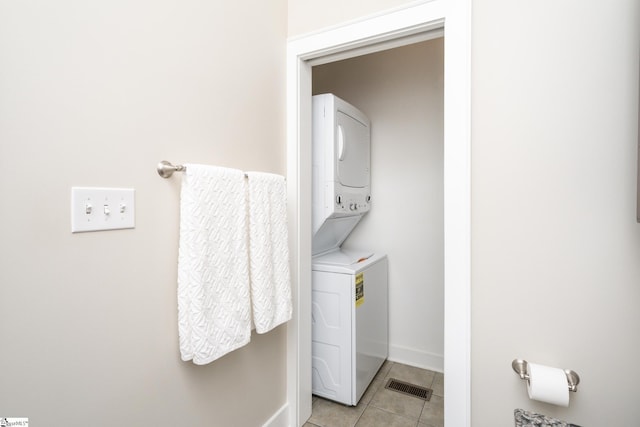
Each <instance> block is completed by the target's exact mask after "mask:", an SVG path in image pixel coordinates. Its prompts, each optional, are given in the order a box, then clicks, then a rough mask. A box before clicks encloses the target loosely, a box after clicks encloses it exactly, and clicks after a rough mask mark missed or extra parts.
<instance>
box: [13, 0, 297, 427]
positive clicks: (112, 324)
mask: <svg viewBox="0 0 640 427" xmlns="http://www.w3.org/2000/svg"><path fill="white" fill-rule="evenodd" d="M248 3H249V4H247V2H241V3H238V2H209V3H207V2H199V1H192V0H186V1H174V0H161V1H156V2H147V1H138V0H133V1H127V2H95V1H94V2H78V1H70V0H60V1H56V2H48V1H42V0H32V1H28V2H22V1H5V2H0V171H2V175H3V179H2V180H0V194H1V195H2V200H3V201H2V203H1V205H2V209H0V235H1V236H2V237H1V238H0V314H1V317H2V320H1V321H0V342H1V343H2V344H1V346H0V347H1V348H2V351H1V352H0V377H1V380H0V383H1V385H0V416H2V417H4V416H13V417H28V418H29V420H30V422H31V423H32V424H33V425H65V426H87V425H91V426H97V427H100V426H105V427H106V426H111V425H114V423H116V424H121V425H132V426H133V425H136V426H151V425H188V426H230V425H244V426H258V425H262V424H264V423H265V422H266V421H267V420H268V419H269V418H270V417H272V416H273V415H274V414H275V413H277V411H278V410H279V409H280V408H282V407H283V405H285V404H286V326H282V327H279V328H277V329H276V330H275V331H272V332H270V333H267V334H265V335H255V334H254V335H253V336H252V339H251V343H250V344H249V345H247V346H246V347H243V348H241V349H239V350H237V351H235V352H232V353H230V354H228V355H226V356H224V357H222V358H221V359H219V360H217V361H214V362H213V363H211V364H209V365H205V366H195V365H193V364H192V363H190V362H188V363H187V362H182V361H181V360H180V353H179V348H178V332H177V302H176V277H177V253H178V225H179V222H178V221H179V203H180V200H179V195H180V181H181V176H180V174H176V175H174V176H173V177H172V178H170V179H162V178H160V177H159V176H158V174H157V173H156V170H155V167H156V164H157V163H158V162H159V161H160V160H163V159H164V160H169V161H171V162H174V163H189V162H191V163H204V164H212V165H220V166H228V167H234V168H239V169H243V170H262V171H267V172H273V173H280V174H284V173H285V171H286V143H285V106H286V104H285V103H286V101H285V91H286V89H285V61H286V57H285V55H286V52H285V51H286V32H287V4H286V1H284V0H275V1H268V2H264V1H259V0H252V1H249V2H248ZM72 186H100V187H129V188H134V189H135V191H136V206H135V208H136V218H135V220H136V227H135V229H132V230H118V231H106V232H104V231H103V232H94V233H83V234H72V233H71V231H70V189H71V187H72ZM247 408H250V410H247Z"/></svg>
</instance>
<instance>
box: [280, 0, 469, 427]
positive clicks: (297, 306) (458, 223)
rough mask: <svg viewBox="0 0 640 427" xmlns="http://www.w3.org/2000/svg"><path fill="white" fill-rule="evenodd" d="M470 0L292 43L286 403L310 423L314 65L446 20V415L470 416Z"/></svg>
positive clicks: (297, 420)
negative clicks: (291, 310)
mask: <svg viewBox="0 0 640 427" xmlns="http://www.w3.org/2000/svg"><path fill="white" fill-rule="evenodd" d="M445 1H446V7H445ZM470 9H471V8H470V2H469V0H434V1H430V2H426V3H421V4H418V5H416V6H412V7H407V8H403V9H400V10H396V11H392V12H389V13H386V14H383V15H379V16H375V17H372V18H370V19H366V20H363V21H360V22H356V23H354V24H350V25H347V26H344V27H339V28H336V29H333V30H329V31H326V32H323V33H319V34H314V35H311V36H308V37H303V38H299V39H295V40H292V41H290V42H289V44H288V55H287V71H288V77H287V106H288V107H287V123H288V127H287V129H288V131H287V134H288V144H287V157H288V162H287V176H288V179H287V185H288V198H289V206H288V209H289V218H290V224H289V225H290V233H289V235H290V247H291V248H292V250H291V263H292V268H291V272H292V280H293V298H294V317H293V319H292V320H291V321H290V322H289V324H288V328H287V338H288V339H287V374H288V375H287V393H288V396H287V397H288V399H287V405H288V408H287V410H288V412H289V424H290V425H292V426H300V425H302V424H303V423H304V422H305V421H306V419H307V418H308V417H309V416H310V414H311V176H312V173H311V93H312V90H311V85H312V67H313V66H315V65H320V64H326V63H330V62H334V61H337V60H339V59H346V58H351V57H355V56H359V55H362V54H364V53H371V52H376V51H381V50H387V49H390V48H392V47H398V46H404V45H409V44H413V43H416V42H418V41H424V40H428V39H433V38H435V37H441V36H442V35H443V33H444V31H445V30H446V37H445V41H444V51H445V61H444V77H445V86H444V183H445V184H444V300H445V314H444V319H445V331H444V371H445V423H446V425H451V426H469V425H470V373H469V370H470V367H469V363H470V362H469V359H470V343H469V341H470V326H469V323H470V320H469V318H470V312H469V299H470V165H469V155H470V113H469V112H470V88H469V86H470V82H469V80H470Z"/></svg>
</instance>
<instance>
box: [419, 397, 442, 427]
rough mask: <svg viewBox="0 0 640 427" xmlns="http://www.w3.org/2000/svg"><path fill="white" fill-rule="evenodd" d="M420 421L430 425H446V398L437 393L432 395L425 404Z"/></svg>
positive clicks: (436, 426)
mask: <svg viewBox="0 0 640 427" xmlns="http://www.w3.org/2000/svg"><path fill="white" fill-rule="evenodd" d="M420 422H421V423H423V424H426V425H427V426H429V427H444V398H443V397H440V396H436V395H432V396H431V400H429V401H428V402H427V403H425V405H424V409H423V410H422V414H421V415H420Z"/></svg>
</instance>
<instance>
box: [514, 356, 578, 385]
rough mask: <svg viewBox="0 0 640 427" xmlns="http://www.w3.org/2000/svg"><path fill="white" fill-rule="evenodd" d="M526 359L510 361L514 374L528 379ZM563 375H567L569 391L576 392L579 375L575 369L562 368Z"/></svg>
mask: <svg viewBox="0 0 640 427" xmlns="http://www.w3.org/2000/svg"><path fill="white" fill-rule="evenodd" d="M527 365H528V363H527V361H526V360H522V359H514V360H513V362H511V367H512V368H513V370H514V371H516V374H518V375H520V379H523V380H527V381H529V374H528V373H527ZM564 373H565V375H566V376H567V385H568V386H569V391H573V392H576V391H578V384H579V383H580V376H578V374H577V373H576V372H575V371H572V370H571V369H565V370H564Z"/></svg>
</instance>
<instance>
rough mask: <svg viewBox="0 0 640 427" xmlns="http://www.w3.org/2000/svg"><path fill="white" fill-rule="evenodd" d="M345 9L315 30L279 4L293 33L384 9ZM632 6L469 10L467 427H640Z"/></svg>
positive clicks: (490, 1)
mask: <svg viewBox="0 0 640 427" xmlns="http://www.w3.org/2000/svg"><path fill="white" fill-rule="evenodd" d="M348 3H349V6H345V8H346V9H348V10H349V11H350V16H348V17H345V16H344V15H343V13H342V12H339V11H337V10H336V11H333V13H332V17H331V18H328V17H326V16H324V15H323V14H320V16H319V17H318V18H317V19H316V17H315V16H314V14H315V13H316V12H318V11H316V10H315V9H314V8H310V7H307V6H308V5H306V4H305V2H302V1H300V0H291V1H290V2H289V11H290V18H289V33H290V35H296V34H299V33H303V32H310V31H315V30H320V29H321V28H323V27H325V26H328V25H337V24H339V23H341V22H344V21H345V20H346V19H351V18H353V16H362V15H369V14H371V13H374V12H378V11H380V10H382V8H383V7H385V8H386V7H396V6H397V4H396V3H395V2H391V1H390V2H387V3H386V4H385V5H381V6H380V8H378V7H377V6H378V5H376V7H375V8H374V7H372V6H369V5H363V4H362V3H361V2H360V3H358V2H354V1H351V2H348ZM406 4H409V3H408V2H407V3H406ZM356 5H357V6H356ZM303 6H305V9H304V11H305V13H302V12H301V11H303ZM356 7H357V8H359V9H358V11H357V12H354V9H353V8H356ZM639 8H640V5H639V4H638V2H637V1H636V0H614V1H612V2H591V3H589V5H588V6H585V4H584V2H579V1H577V0H571V1H568V2H562V3H558V2H550V1H545V2H533V3H527V4H523V3H521V2H518V3H514V2H511V1H508V0H485V1H475V2H473V20H472V25H473V28H472V39H473V57H472V116H473V122H472V159H471V162H472V164H471V168H472V179H473V181H472V236H471V241H472V283H471V289H472V301H471V310H472V313H471V314H472V322H471V328H472V329H471V333H472V337H471V339H472V354H471V365H472V366H471V368H472V370H471V375H472V378H471V380H472V381H471V384H472V390H471V394H472V396H471V398H472V415H471V417H472V425H473V426H485V425H511V424H512V423H513V410H514V409H515V408H525V409H529V410H535V411H539V412H542V413H546V414H548V415H555V416H558V417H560V418H564V419H567V420H568V421H571V422H575V423H577V424H581V425H594V426H596V425H616V426H618V425H620V426H622V425H635V424H637V420H638V419H639V418H640V406H639V405H638V404H637V402H636V400H637V399H636V397H635V396H636V393H635V391H636V387H637V384H638V383H639V382H640V374H639V373H638V372H637V370H635V369H633V368H632V366H634V364H635V358H636V355H637V354H638V352H639V351H640V310H638V304H640V226H639V225H638V224H637V223H636V222H635V203H636V181H635V180H636V169H637V164H636V161H637V160H636V159H637V154H636V153H637V152H636V150H637V145H636V144H637V142H636V141H637V129H638V127H637V117H638V51H639V50H640V46H639V40H640V34H639V30H640V10H639ZM292 11H297V12H296V13H297V14H293V13H291V12H292ZM327 13H329V12H327ZM351 15H353V16H351ZM299 20H302V22H304V26H303V25H302V24H300V21H299ZM301 27H303V28H302V29H301ZM516 357H521V358H526V359H528V360H530V361H532V362H537V363H542V364H548V365H553V366H559V367H563V368H571V369H574V370H576V371H577V372H578V373H579V374H580V375H581V377H582V383H581V385H580V387H579V391H578V393H576V394H573V395H572V400H571V405H570V407H569V408H559V407H554V406H551V405H547V404H541V403H534V402H532V401H530V400H529V399H528V398H527V394H526V388H525V384H524V383H523V382H522V381H521V380H520V379H519V378H518V377H517V376H516V375H515V373H513V371H512V370H511V366H510V364H511V360H512V359H514V358H516Z"/></svg>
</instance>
